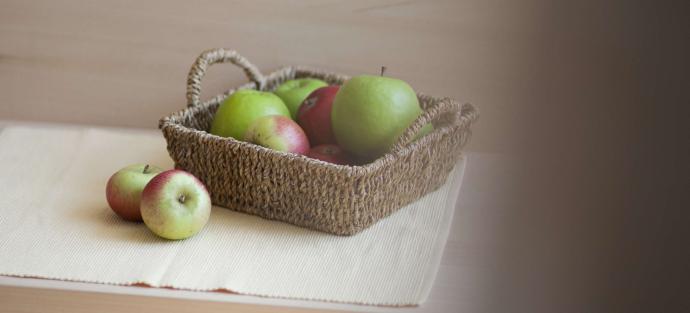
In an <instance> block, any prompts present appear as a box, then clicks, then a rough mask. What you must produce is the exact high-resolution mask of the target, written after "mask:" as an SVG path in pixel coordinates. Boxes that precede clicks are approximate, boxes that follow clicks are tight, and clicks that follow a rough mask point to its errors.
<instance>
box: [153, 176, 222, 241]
mask: <svg viewBox="0 0 690 313" xmlns="http://www.w3.org/2000/svg"><path fill="white" fill-rule="evenodd" d="M211 206H212V204H211V197H210V196H209V194H208V191H207V190H206V187H205V186H204V184H203V183H202V182H201V181H200V180H199V179H198V178H196V177H194V175H192V174H190V173H188V172H185V171H183V170H177V169H173V170H167V171H165V172H162V173H160V174H158V175H156V177H154V178H153V179H151V181H150V182H149V183H148V184H146V187H145V188H144V191H143V192H142V193H141V216H142V218H143V219H144V223H145V224H146V226H147V227H148V228H149V229H150V230H151V231H152V232H153V233H155V234H156V235H158V236H161V237H163V238H166V239H173V240H175V239H184V238H187V237H191V236H193V235H194V234H196V233H198V232H199V231H200V230H201V229H202V228H203V227H204V225H206V222H208V219H209V217H210V216H211Z"/></svg>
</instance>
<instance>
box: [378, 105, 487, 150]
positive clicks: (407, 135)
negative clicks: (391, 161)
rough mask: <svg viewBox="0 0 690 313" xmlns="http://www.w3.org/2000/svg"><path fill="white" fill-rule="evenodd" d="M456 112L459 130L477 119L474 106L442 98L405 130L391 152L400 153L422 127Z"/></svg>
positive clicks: (477, 113) (477, 115) (477, 114)
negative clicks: (444, 115) (458, 118)
mask: <svg viewBox="0 0 690 313" xmlns="http://www.w3.org/2000/svg"><path fill="white" fill-rule="evenodd" d="M458 110H459V111H460V123H459V124H460V127H461V128H467V127H469V126H470V125H472V123H474V122H475V121H476V120H477V118H478V117H479V112H478V111H477V109H476V108H475V107H474V105H472V104H470V103H465V104H462V105H461V104H460V103H459V102H457V101H455V100H453V99H450V98H443V99H441V101H438V102H436V103H435V104H433V105H432V106H431V107H429V108H428V109H426V110H425V111H424V113H423V114H422V115H420V116H418V117H417V119H415V120H414V122H412V125H410V126H409V127H408V128H407V129H406V130H405V132H404V133H403V134H402V135H401V136H400V137H399V138H398V141H397V142H396V143H395V145H393V149H391V152H392V153H398V152H400V151H401V150H402V149H403V148H405V146H407V145H408V144H409V143H410V142H411V141H412V140H413V139H414V137H415V136H417V133H419V131H420V130H421V129H422V127H424V126H425V125H426V124H428V123H430V122H432V121H434V120H436V119H437V118H438V117H440V116H442V115H443V114H448V113H453V112H458Z"/></svg>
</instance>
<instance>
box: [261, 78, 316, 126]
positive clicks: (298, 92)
mask: <svg viewBox="0 0 690 313" xmlns="http://www.w3.org/2000/svg"><path fill="white" fill-rule="evenodd" d="M326 86H328V83H326V82H325V81H323V80H320V79H314V78H300V79H291V80H288V81H286V82H284V83H282V84H281V85H280V86H278V88H276V90H275V91H273V93H275V94H276V95H278V97H280V99H283V102H285V105H286V106H287V107H288V110H290V117H292V119H293V120H294V119H296V117H297V110H299V106H300V105H301V104H302V102H303V101H304V99H306V98H307V97H308V96H309V94H310V93H311V92H312V91H314V90H316V89H319V88H321V87H326Z"/></svg>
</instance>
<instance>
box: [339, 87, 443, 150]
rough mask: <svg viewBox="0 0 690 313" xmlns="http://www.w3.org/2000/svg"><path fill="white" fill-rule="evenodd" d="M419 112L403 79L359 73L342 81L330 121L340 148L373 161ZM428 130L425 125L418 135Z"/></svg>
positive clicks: (416, 103) (417, 103)
mask: <svg viewBox="0 0 690 313" xmlns="http://www.w3.org/2000/svg"><path fill="white" fill-rule="evenodd" d="M421 113H422V109H421V107H420V106H419V100H418V99H417V95H416V94H415V92H414V90H412V87H410V85H408V84H407V83H406V82H404V81H402V80H399V79H395V78H391V77H385V76H372V75H362V76H356V77H353V78H351V79H350V80H348V81H347V82H345V84H344V85H343V86H342V87H341V88H340V90H339V91H338V93H337V94H336V95H335V99H334V100H333V108H332V112H331V123H332V126H333V134H334V135H335V138H336V141H337V142H338V145H340V147H342V148H343V149H345V150H346V151H347V152H350V153H352V154H354V155H355V156H357V157H359V158H362V159H365V160H373V159H376V158H378V157H380V156H381V155H383V154H385V153H386V152H388V151H389V150H390V149H391V148H392V146H393V145H394V144H395V142H396V141H397V140H398V138H399V137H400V135H402V134H403V132H404V131H405V130H406V129H407V127H409V126H410V124H411V123H412V122H413V121H414V120H415V119H416V118H417V117H418V116H419V115H420V114H421ZM430 130H431V125H426V126H424V128H423V129H422V131H421V132H420V134H424V133H427V132H429V131H430Z"/></svg>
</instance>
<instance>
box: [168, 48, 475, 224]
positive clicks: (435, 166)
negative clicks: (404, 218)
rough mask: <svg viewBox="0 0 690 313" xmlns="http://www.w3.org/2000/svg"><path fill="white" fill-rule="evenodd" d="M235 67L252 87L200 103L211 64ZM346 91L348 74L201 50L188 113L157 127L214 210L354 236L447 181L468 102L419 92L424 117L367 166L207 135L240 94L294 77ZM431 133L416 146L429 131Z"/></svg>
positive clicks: (470, 115)
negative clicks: (260, 65)
mask: <svg viewBox="0 0 690 313" xmlns="http://www.w3.org/2000/svg"><path fill="white" fill-rule="evenodd" d="M226 62H230V63H233V64H235V65H237V66H239V67H241V68H242V69H243V70H244V72H245V74H247V77H248V78H249V80H250V81H251V82H250V83H247V84H245V85H242V86H240V87H238V88H235V89H231V90H228V91H226V92H225V93H223V94H220V95H218V96H216V97H214V98H213V99H211V100H208V101H206V102H203V103H202V102H201V101H200V100H199V95H200V93H201V79H202V78H203V76H204V74H205V72H206V69H207V68H208V66H210V65H212V64H216V63H226ZM303 77H312V78H319V79H322V80H324V81H326V82H328V83H329V84H333V85H335V84H337V85H341V84H342V83H343V82H345V81H346V80H347V79H348V78H349V77H348V76H345V75H339V74H334V73H328V72H324V71H320V70H313V69H308V68H300V67H285V68H282V69H280V70H278V71H275V72H273V73H270V74H268V75H266V76H264V75H262V74H261V73H260V72H259V70H258V69H257V68H256V67H255V66H254V65H252V64H251V63H249V62H248V61H247V60H246V59H245V58H243V57H242V56H240V55H239V54H237V52H235V51H232V50H225V49H215V50H209V51H206V52H204V53H202V54H201V55H200V56H199V57H198V58H197V60H196V62H195V63H194V65H193V66H192V68H191V70H190V72H189V78H188V86H187V103H188V108H187V109H184V110H182V111H179V112H176V113H174V114H172V115H170V116H167V117H164V118H162V119H161V120H160V124H159V127H160V129H161V130H162V132H163V135H164V136H165V139H166V140H167V144H168V145H167V148H168V152H169V153H170V156H171V157H172V159H173V161H174V162H175V167H176V168H179V169H183V170H186V171H188V172H190V173H192V174H194V175H195V176H196V177H198V178H199V179H200V180H201V181H203V182H204V184H206V187H207V189H208V191H209V193H210V194H211V199H212V201H213V203H214V204H215V205H219V206H223V207H226V208H229V209H232V210H236V211H239V212H245V213H249V214H254V215H258V216H261V217H263V218H267V219H271V220H279V221H283V222H287V223H291V224H294V225H298V226H302V227H306V228H310V229H315V230H319V231H324V232H328V233H332V234H337V235H352V234H356V233H358V232H360V231H362V230H363V229H365V228H367V227H369V226H371V225H372V224H374V223H376V222H377V221H379V220H380V219H382V218H385V217H386V216H388V215H390V214H391V213H393V212H395V211H396V210H398V209H399V208H401V207H403V206H405V205H407V204H409V203H411V202H413V201H415V200H417V199H419V198H420V197H422V196H424V195H425V194H427V193H429V192H431V191H434V190H436V189H438V188H439V187H440V186H441V185H443V184H444V182H445V181H446V178H447V177H448V174H449V173H450V171H451V170H452V169H453V167H454V166H455V164H456V163H457V162H458V159H459V158H460V155H461V149H462V147H463V146H464V145H465V143H467V141H468V140H469V138H470V134H471V132H470V126H471V124H472V123H473V122H474V121H475V120H476V119H477V118H478V115H479V114H478V112H477V110H476V109H475V108H474V106H472V105H471V104H462V105H461V104H459V103H458V102H456V101H455V100H453V99H449V98H436V97H431V96H427V95H423V94H418V98H419V103H420V105H421V107H422V109H423V113H422V114H421V115H420V116H419V117H418V118H417V119H416V120H415V121H414V122H413V123H412V125H411V126H410V127H409V128H408V129H407V130H406V131H405V132H404V133H403V135H402V136H401V137H400V138H399V140H398V142H397V143H396V144H395V145H394V146H393V147H392V149H391V150H390V152H389V153H387V154H385V155H383V156H382V157H380V158H378V159H376V160H374V161H373V162H371V163H368V164H365V165H361V166H360V165H357V166H347V165H336V164H332V163H327V162H323V161H319V160H316V159H311V158H307V157H305V156H301V155H297V154H292V153H284V152H279V151H275V150H271V149H267V148H264V147H261V146H258V145H255V144H251V143H247V142H243V141H238V140H235V139H233V138H223V137H219V136H215V135H212V134H210V133H208V130H209V129H210V127H211V122H212V120H213V116H214V114H215V112H216V109H218V106H219V104H220V103H221V102H222V101H223V100H224V99H225V98H226V97H227V96H228V95H230V94H232V93H233V92H234V91H235V90H239V89H259V90H265V91H271V90H273V89H274V88H276V87H277V86H278V85H280V84H281V83H283V82H285V81H287V80H289V79H294V78H303ZM430 122H431V123H433V125H434V130H433V131H431V132H430V133H428V134H427V135H425V136H423V137H421V138H419V139H418V140H416V141H415V140H413V138H415V135H416V134H417V132H418V131H419V130H420V129H421V128H422V127H423V126H424V125H426V124H428V123H430Z"/></svg>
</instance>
